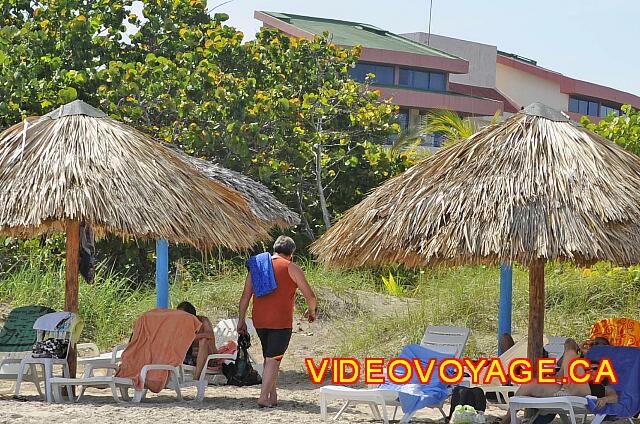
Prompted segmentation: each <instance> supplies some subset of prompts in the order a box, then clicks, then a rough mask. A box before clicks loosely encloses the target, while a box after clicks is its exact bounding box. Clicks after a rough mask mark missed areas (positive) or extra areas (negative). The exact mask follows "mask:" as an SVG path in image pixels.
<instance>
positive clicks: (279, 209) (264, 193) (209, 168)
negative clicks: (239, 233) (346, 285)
mask: <svg viewBox="0 0 640 424" xmlns="http://www.w3.org/2000/svg"><path fill="white" fill-rule="evenodd" d="M162 144H163V145H164V146H165V147H167V148H169V149H172V150H173V151H174V152H176V153H178V154H179V155H180V156H181V157H182V158H183V159H184V160H186V161H187V162H189V163H191V164H192V165H193V166H195V167H196V169H198V171H200V172H201V173H202V174H204V175H205V176H207V177H209V178H210V179H211V180H213V181H216V182H218V183H220V184H222V185H225V186H227V187H229V188H231V189H233V190H236V191H238V192H239V193H242V194H243V195H244V196H245V197H246V198H247V201H248V202H249V207H250V209H251V212H252V213H253V214H254V215H255V216H256V218H257V219H259V220H260V221H262V222H264V223H265V224H266V225H268V226H277V227H279V228H281V229H283V230H284V229H287V228H289V227H293V226H295V225H298V224H299V223H300V217H299V216H298V214H296V213H295V212H293V211H292V210H290V209H289V208H287V207H286V206H285V205H284V204H282V203H281V202H280V201H279V200H278V199H276V197H275V196H274V195H273V194H272V193H271V192H270V191H269V189H268V188H267V187H265V186H264V185H262V184H260V183H259V182H257V181H255V180H252V179H251V178H249V177H247V176H246V175H243V174H241V173H239V172H236V171H232V170H230V169H227V168H225V167H223V166H220V165H218V164H217V163H214V162H210V161H207V160H204V159H199V158H195V157H193V156H189V155H187V154H186V153H185V152H183V151H182V150H180V149H179V148H177V147H176V146H175V145H173V144H169V143H162Z"/></svg>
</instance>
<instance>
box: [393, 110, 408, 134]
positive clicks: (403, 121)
mask: <svg viewBox="0 0 640 424" xmlns="http://www.w3.org/2000/svg"><path fill="white" fill-rule="evenodd" d="M396 122H397V123H398V125H400V131H402V132H406V131H407V130H408V129H409V109H400V111H399V112H398V115H397V117H396Z"/></svg>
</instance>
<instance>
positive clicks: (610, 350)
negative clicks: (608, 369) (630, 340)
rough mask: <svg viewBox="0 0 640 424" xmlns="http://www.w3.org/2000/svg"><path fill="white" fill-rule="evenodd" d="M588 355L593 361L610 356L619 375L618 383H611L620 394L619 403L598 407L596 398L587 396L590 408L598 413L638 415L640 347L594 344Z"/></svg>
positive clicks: (622, 416) (639, 407) (616, 415)
mask: <svg viewBox="0 0 640 424" xmlns="http://www.w3.org/2000/svg"><path fill="white" fill-rule="evenodd" d="M586 357H587V359H590V360H591V361H592V362H594V361H599V360H601V359H603V358H608V359H609V360H610V361H611V365H612V366H613V369H614V371H615V372H616V376H617V377H618V384H612V385H611V387H612V388H613V389H614V390H615V391H616V393H617V394H618V403H610V404H607V405H605V406H604V408H601V409H597V408H596V407H595V404H596V402H595V399H593V398H592V397H587V402H588V403H589V409H591V411H593V412H594V413H596V414H607V415H613V416H615V417H617V418H628V417H633V416H634V415H636V414H637V413H638V411H640V348H638V347H627V346H625V347H618V346H593V347H592V348H591V349H589V351H588V352H587V354H586Z"/></svg>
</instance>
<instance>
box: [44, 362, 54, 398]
mask: <svg viewBox="0 0 640 424" xmlns="http://www.w3.org/2000/svg"><path fill="white" fill-rule="evenodd" d="M52 378H53V364H52V363H51V361H45V362H44V393H45V397H46V399H47V402H48V403H51V402H53V396H51V379H52Z"/></svg>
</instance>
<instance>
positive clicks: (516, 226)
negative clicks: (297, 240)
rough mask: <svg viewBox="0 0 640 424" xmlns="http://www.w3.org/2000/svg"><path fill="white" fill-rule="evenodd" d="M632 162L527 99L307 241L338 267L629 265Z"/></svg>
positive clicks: (639, 232)
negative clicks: (547, 262) (514, 110)
mask: <svg viewBox="0 0 640 424" xmlns="http://www.w3.org/2000/svg"><path fill="white" fill-rule="evenodd" d="M638 193H640V159H639V158H638V157H636V156H635V155H632V154H631V153H628V152H626V151H624V150H623V149H621V148H620V147H618V146H617V145H615V144H614V143H612V142H610V141H608V140H606V139H604V138H602V137H600V136H598V135H596V134H594V133H592V132H590V131H588V130H586V129H584V128H582V127H579V126H577V125H575V124H574V123H573V122H571V121H570V120H569V119H568V118H567V117H566V116H564V115H562V114H561V113H560V112H557V111H555V110H553V109H550V108H548V107H546V106H544V105H541V104H533V105H531V106H529V107H528V108H526V109H525V110H523V111H521V112H520V113H518V114H516V115H514V116H512V117H511V118H509V119H507V120H506V121H505V122H503V123H501V124H497V125H491V126H488V127H485V128H483V129H482V130H480V131H479V132H477V133H475V134H474V135H472V136H471V137H470V138H468V139H466V140H464V141H462V142H460V143H459V144H457V145H455V146H452V147H450V148H449V149H445V150H442V151H440V152H438V153H437V154H435V155H434V156H431V157H429V158H427V159H426V160H424V161H422V162H420V163H418V164H417V165H415V166H414V167H412V168H411V169H409V170H407V171H406V172H405V173H404V174H402V175H400V176H398V177H395V178H393V179H391V180H389V181H387V182H386V183H385V184H383V185H382V186H380V187H378V188H377V189H375V190H374V191H373V192H372V193H371V194H370V195H369V196H368V197H367V198H365V199H364V200H363V201H362V202H360V203H359V204H358V205H356V206H354V207H353V208H351V209H350V210H349V211H348V212H347V213H345V215H344V216H343V218H342V219H341V220H340V221H339V222H337V223H336V224H335V225H334V226H333V227H332V228H331V229H330V230H329V231H328V232H327V233H326V234H325V235H324V236H323V237H322V238H321V239H320V240H318V241H317V242H316V243H315V245H314V246H313V248H312V252H313V253H315V254H316V255H317V256H318V257H319V259H320V260H321V261H322V262H324V263H327V264H335V265H341V266H360V265H365V264H366V265H385V264H391V263H396V264H398V263H399V264H404V265H407V266H410V267H418V266H430V265H435V264H464V263H497V262H507V263H510V262H513V261H517V262H519V263H521V264H523V265H526V266H529V265H531V264H532V263H533V262H534V261H535V260H537V259H560V260H572V261H575V262H577V263H579V264H588V263H592V262H594V261H597V260H610V261H612V262H615V263H618V264H631V263H639V262H640V202H639V201H638Z"/></svg>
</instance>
